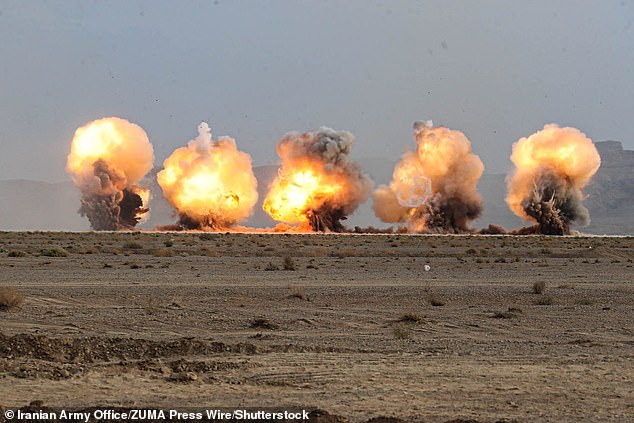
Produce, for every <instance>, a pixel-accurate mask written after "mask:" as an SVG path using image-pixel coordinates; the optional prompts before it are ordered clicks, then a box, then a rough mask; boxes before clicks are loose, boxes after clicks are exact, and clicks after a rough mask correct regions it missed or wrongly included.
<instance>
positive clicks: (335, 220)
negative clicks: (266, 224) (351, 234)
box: [263, 128, 372, 232]
mask: <svg viewBox="0 0 634 423" xmlns="http://www.w3.org/2000/svg"><path fill="white" fill-rule="evenodd" d="M353 143H354V136H353V135H352V134H351V133H350V132H347V131H334V130H332V129H329V128H321V129H320V130H319V131H317V132H308V133H305V134H299V133H296V132H291V133H288V134H286V135H285V136H284V137H283V138H282V140H280V142H279V143H278V144H277V154H278V155H279V156H280V158H281V159H282V165H281V167H280V170H279V173H278V176H277V178H276V179H275V180H274V181H273V184H272V185H271V187H270V189H269V192H268V194H267V196H266V199H265V200H264V204H263V209H264V211H266V212H267V213H268V214H269V215H270V216H271V217H272V218H273V219H275V220H277V221H280V222H284V223H288V224H291V225H297V226H299V228H300V229H303V230H314V231H333V232H341V231H343V230H344V227H343V225H342V224H341V220H343V219H345V218H346V217H347V216H348V215H349V214H350V213H352V212H354V210H355V209H356V208H357V206H358V205H359V204H361V203H363V202H364V201H365V200H366V199H367V197H368V194H369V192H370V190H371V189H372V181H371V180H370V178H369V176H368V175H367V174H366V173H364V172H363V171H362V170H361V168H360V167H359V166H358V165H357V164H356V163H354V162H352V161H351V160H350V159H349V154H350V151H351V149H352V145H353Z"/></svg>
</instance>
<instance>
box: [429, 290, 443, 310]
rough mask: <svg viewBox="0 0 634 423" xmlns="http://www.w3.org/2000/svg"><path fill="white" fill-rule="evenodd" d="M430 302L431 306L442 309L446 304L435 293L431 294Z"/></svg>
mask: <svg viewBox="0 0 634 423" xmlns="http://www.w3.org/2000/svg"><path fill="white" fill-rule="evenodd" d="M428 300H429V304H431V305H432V306H433V307H442V306H444V305H445V302H444V301H443V300H442V298H440V297H439V296H438V295H436V294H434V293H433V292H432V293H430V294H429V297H428Z"/></svg>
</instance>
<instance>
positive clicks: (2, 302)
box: [0, 287, 24, 311]
mask: <svg viewBox="0 0 634 423" xmlns="http://www.w3.org/2000/svg"><path fill="white" fill-rule="evenodd" d="M23 301H24V294H22V293H20V292H18V291H16V290H15V289H13V288H7V287H2V288H0V311H8V310H11V309H12V308H15V307H18V306H19V305H20V304H22V302H23Z"/></svg>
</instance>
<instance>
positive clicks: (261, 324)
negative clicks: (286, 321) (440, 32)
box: [249, 318, 277, 330]
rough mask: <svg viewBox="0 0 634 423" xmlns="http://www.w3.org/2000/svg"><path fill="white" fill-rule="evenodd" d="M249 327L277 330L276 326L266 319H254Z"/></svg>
mask: <svg viewBox="0 0 634 423" xmlns="http://www.w3.org/2000/svg"><path fill="white" fill-rule="evenodd" d="M249 327H251V328H253V329H268V330H273V329H277V325H276V324H274V323H271V322H270V321H269V320H268V319H264V318H259V319H254V320H253V321H252V322H251V324H250V325H249Z"/></svg>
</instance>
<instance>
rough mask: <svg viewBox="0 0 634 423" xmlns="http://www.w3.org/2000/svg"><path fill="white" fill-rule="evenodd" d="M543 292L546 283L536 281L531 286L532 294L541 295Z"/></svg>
mask: <svg viewBox="0 0 634 423" xmlns="http://www.w3.org/2000/svg"><path fill="white" fill-rule="evenodd" d="M544 290H546V282H544V281H537V282H535V283H534V284H533V293H535V294H543V293H544Z"/></svg>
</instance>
